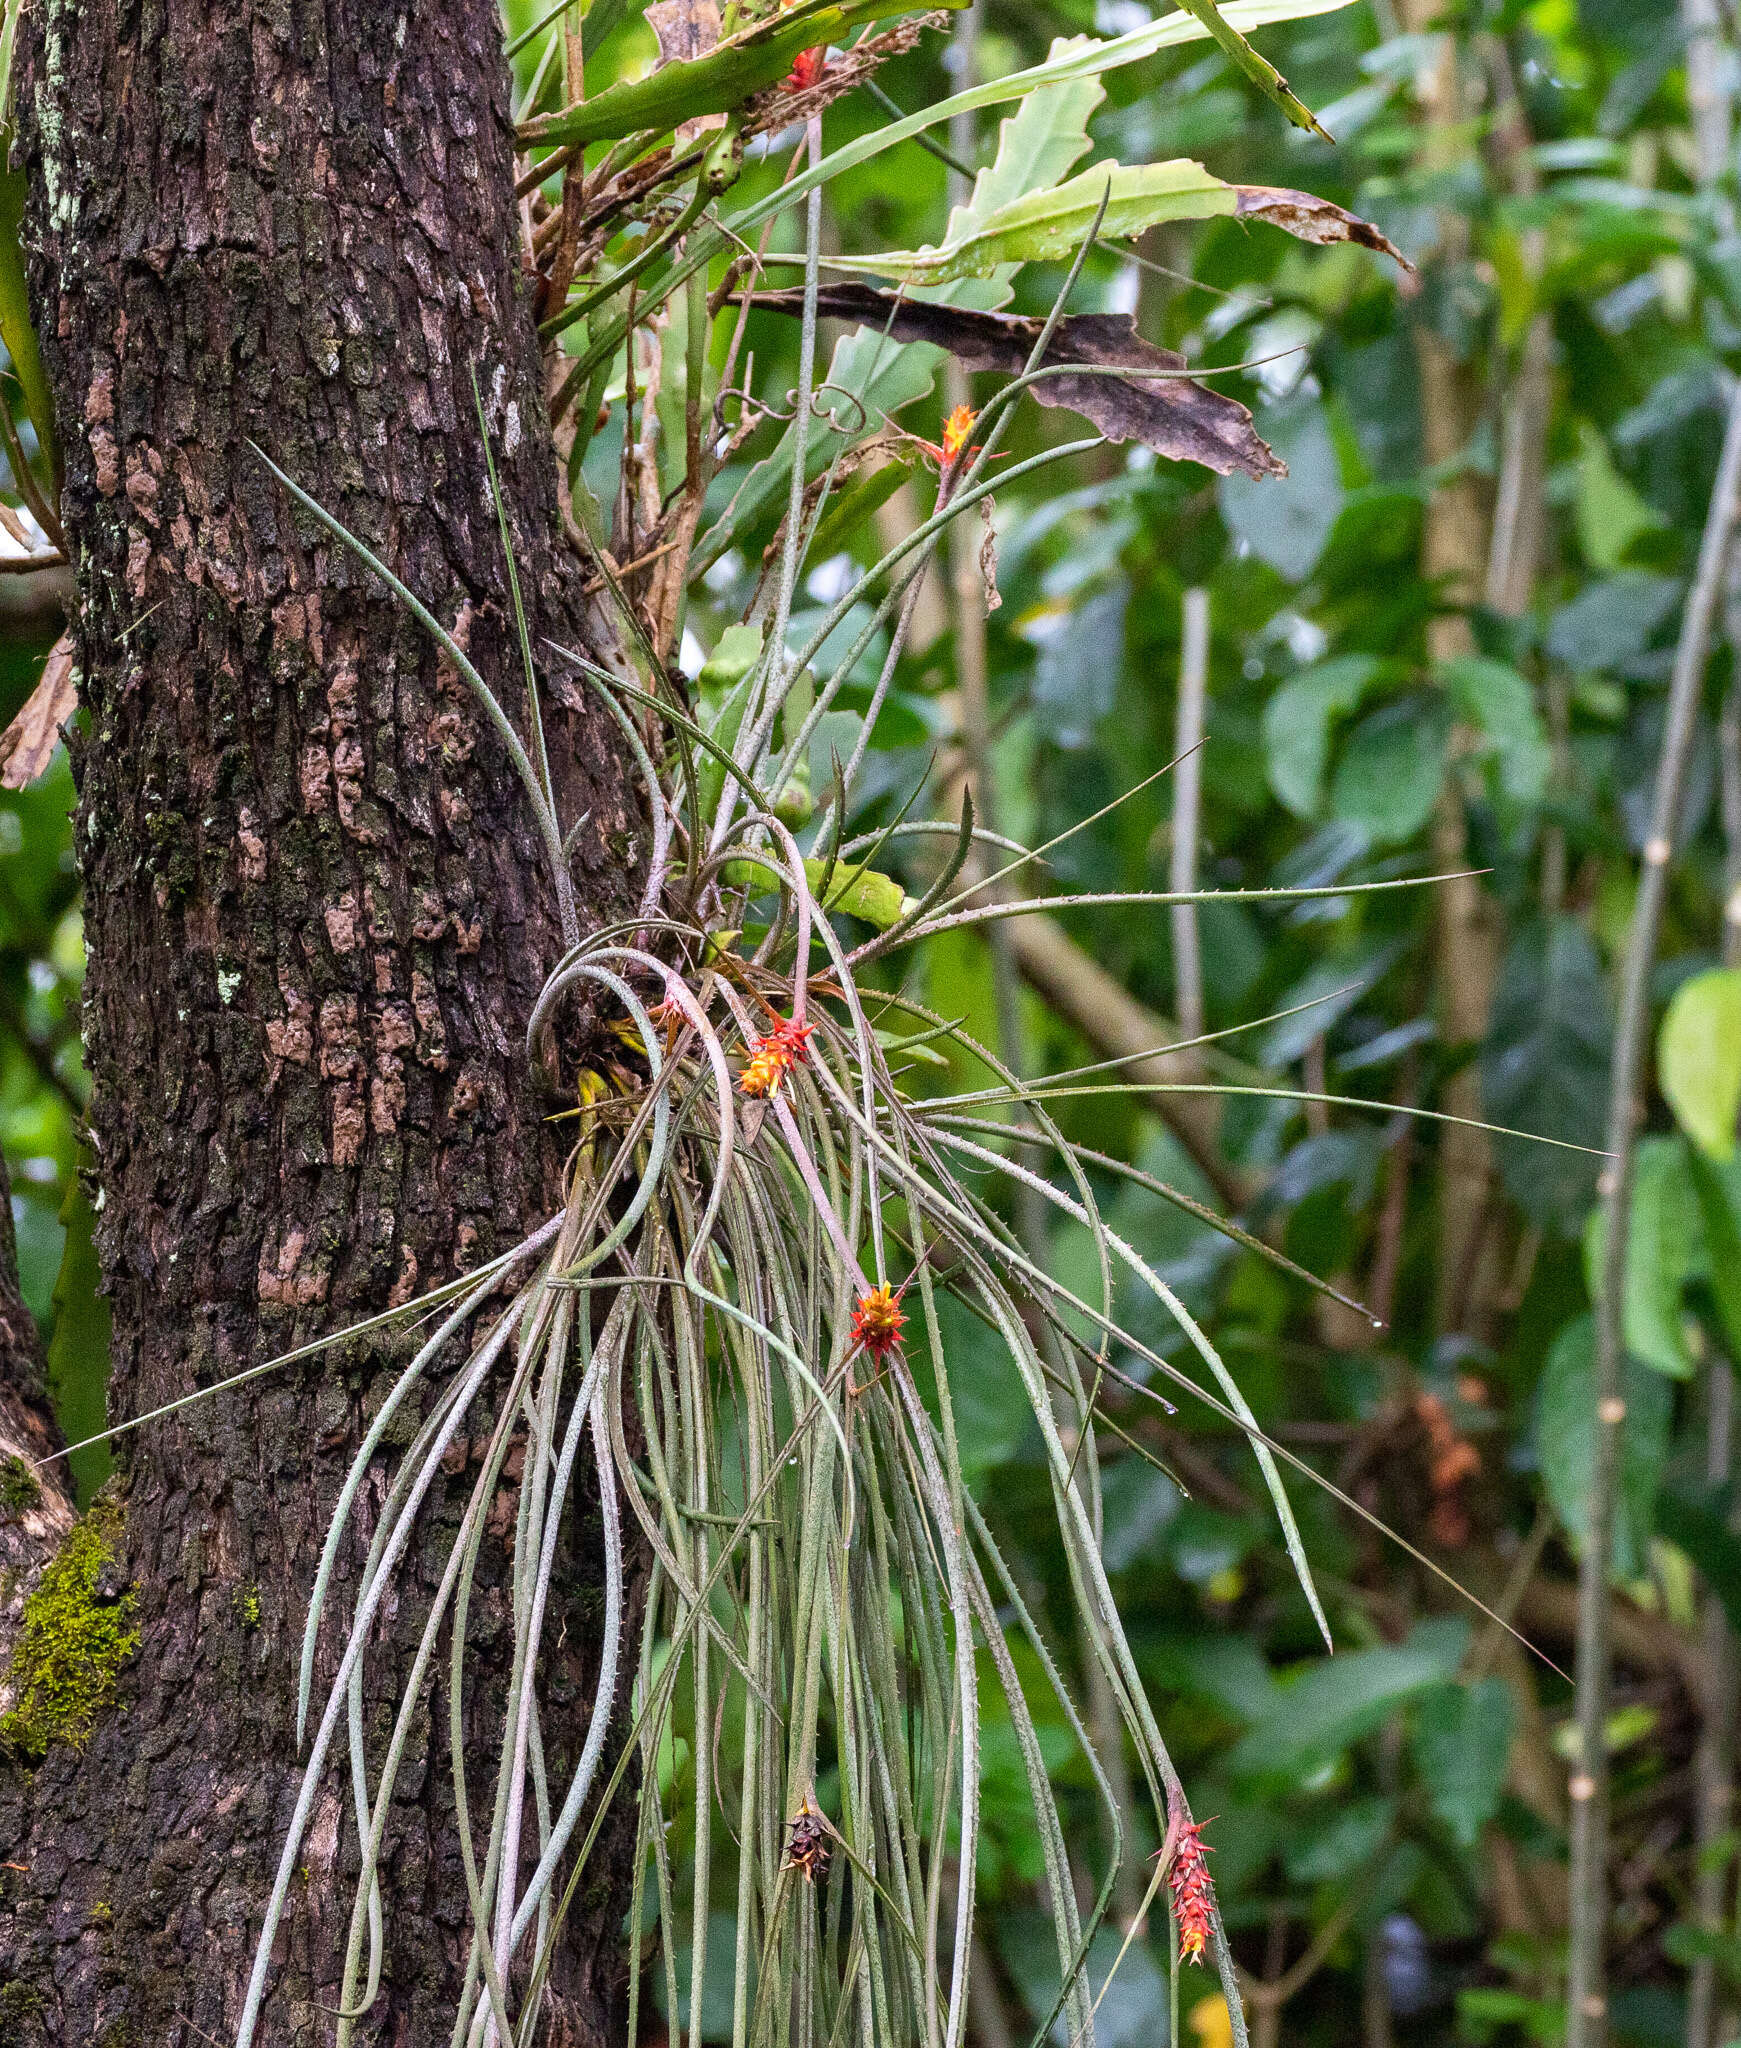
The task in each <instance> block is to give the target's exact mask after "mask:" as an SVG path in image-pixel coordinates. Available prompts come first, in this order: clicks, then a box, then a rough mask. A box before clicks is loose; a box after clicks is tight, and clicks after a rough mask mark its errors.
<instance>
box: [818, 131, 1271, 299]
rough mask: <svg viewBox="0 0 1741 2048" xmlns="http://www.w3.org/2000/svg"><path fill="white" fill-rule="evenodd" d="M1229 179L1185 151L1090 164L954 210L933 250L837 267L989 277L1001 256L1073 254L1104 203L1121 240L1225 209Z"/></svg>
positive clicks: (1233, 198) (921, 280)
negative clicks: (954, 227)
mask: <svg viewBox="0 0 1741 2048" xmlns="http://www.w3.org/2000/svg"><path fill="white" fill-rule="evenodd" d="M1238 201H1239V193H1238V189H1237V187H1235V186H1232V185H1229V184H1227V183H1225V182H1224V181H1223V180H1222V179H1220V178H1217V177H1213V176H1211V175H1210V173H1209V172H1208V171H1206V170H1205V169H1204V168H1203V166H1202V165H1201V164H1196V163H1192V162H1191V160H1190V159H1189V158H1188V157H1179V158H1176V159H1175V160H1174V161H1173V162H1171V163H1164V164H1111V163H1108V164H1095V165H1094V166H1093V167H1092V168H1091V169H1089V170H1086V171H1082V172H1080V173H1079V174H1078V175H1077V176H1076V177H1074V178H1067V179H1066V180H1065V181H1064V182H1063V184H1061V185H1054V186H1052V187H1051V188H1050V189H1042V190H1038V191H1025V192H1023V193H1022V194H1021V195H1020V197H1018V198H1015V199H1011V200H1009V201H1008V202H1007V203H1006V204H1004V205H1002V206H999V207H996V208H994V209H993V210H992V211H991V212H989V213H983V214H982V213H978V212H976V211H975V210H974V209H973V208H972V207H969V208H968V209H967V210H966V212H965V214H964V215H961V216H958V218H959V219H960V222H961V228H962V232H961V233H960V234H959V236H955V235H951V237H950V238H949V239H948V240H946V241H944V242H943V243H941V244H940V245H939V246H938V247H936V248H932V249H888V250H884V251H882V252H880V253H878V254H876V255H871V256H845V257H840V258H837V259H836V261H837V263H838V264H839V266H840V267H841V268H844V269H848V270H862V271H866V272H868V273H869V274H870V275H871V276H872V277H891V278H901V279H904V280H906V281H907V282H908V283H910V284H915V285H927V284H947V283H949V282H950V281H951V280H952V279H954V278H958V277H989V276H990V275H991V274H992V272H993V271H995V270H997V269H998V268H999V267H1000V266H1001V265H1003V264H1005V263H1049V262H1057V261H1060V260H1062V259H1064V258H1067V257H1070V256H1073V255H1074V254H1075V253H1076V251H1077V250H1078V249H1079V248H1080V247H1081V246H1082V244H1083V242H1085V241H1086V240H1087V238H1088V235H1089V233H1090V231H1091V230H1092V229H1093V227H1094V222H1095V218H1096V216H1097V215H1099V214H1100V212H1101V206H1102V203H1103V202H1104V204H1105V208H1106V211H1105V214H1104V216H1103V217H1102V219H1101V224H1100V236H1101V239H1102V240H1103V241H1123V240H1128V239H1129V238H1130V237H1131V236H1133V235H1140V234H1141V233H1142V232H1143V230H1144V229H1145V228H1151V227H1154V226H1156V225H1157V224H1159V223H1160V222H1162V221H1169V220H1207V219H1210V218H1211V217H1212V216H1215V215H1218V214H1231V213H1233V212H1234V210H1235V209H1236V207H1237V205H1238Z"/></svg>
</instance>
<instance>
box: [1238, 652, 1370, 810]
mask: <svg viewBox="0 0 1741 2048" xmlns="http://www.w3.org/2000/svg"><path fill="white" fill-rule="evenodd" d="M1378 673H1379V662H1378V659H1377V657H1376V656H1375V655H1371V654H1344V655H1341V656H1338V657H1337V659H1335V660H1334V661H1321V662H1319V663H1318V664H1317V665H1316V666H1315V667H1313V668H1308V669H1302V670H1301V671H1300V673H1299V674H1298V675H1297V676H1294V677H1291V678H1290V679H1289V681H1287V682H1285V683H1284V684H1283V685H1282V687H1281V688H1280V689H1279V690H1278V691H1277V692H1276V693H1275V695H1274V696H1273V697H1272V698H1271V699H1270V700H1269V702H1268V703H1267V704H1266V705H1265V706H1264V709H1263V745H1264V761H1265V765H1266V767H1267V769H1268V771H1269V786H1270V788H1271V789H1273V790H1274V791H1275V793H1276V796H1277V798H1278V799H1279V801H1280V802H1282V803H1283V804H1285V805H1286V806H1287V808H1288V809H1289V810H1290V811H1292V812H1293V814H1294V816H1295V817H1296V818H1315V817H1316V816H1317V815H1318V812H1319V809H1320V807H1321V806H1322V804H1323V801H1324V770H1325V767H1326V765H1327V764H1328V761H1329V757H1330V727H1331V722H1332V720H1334V719H1337V718H1344V717H1346V716H1347V715H1348V713H1349V712H1351V711H1353V710H1355V709H1357V708H1358V706H1359V703H1360V700H1361V698H1362V697H1363V696H1365V694H1366V692H1367V690H1368V688H1369V687H1370V686H1371V684H1372V682H1373V681H1374V679H1375V678H1376V677H1377V675H1378Z"/></svg>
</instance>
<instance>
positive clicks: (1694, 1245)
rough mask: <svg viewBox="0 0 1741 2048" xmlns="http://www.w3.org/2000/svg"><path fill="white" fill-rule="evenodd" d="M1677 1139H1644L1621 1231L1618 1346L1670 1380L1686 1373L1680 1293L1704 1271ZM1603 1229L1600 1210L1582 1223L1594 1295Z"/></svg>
mask: <svg viewBox="0 0 1741 2048" xmlns="http://www.w3.org/2000/svg"><path fill="white" fill-rule="evenodd" d="M1688 1165H1689V1158H1688V1154H1687V1151H1686V1148H1685V1146H1684V1145H1683V1144H1682V1141H1681V1140H1680V1139H1679V1138H1645V1139H1643V1140H1642V1141H1641V1142H1640V1144H1639V1147H1638V1152H1637V1157H1636V1160H1635V1163H1634V1166H1633V1175H1632V1203H1631V1212H1630V1216H1629V1219H1628V1224H1627V1232H1626V1300H1625V1303H1624V1305H1623V1311H1622V1313H1623V1318H1624V1330H1625V1338H1626V1348H1627V1350H1628V1351H1630V1352H1631V1354H1632V1356H1633V1357H1634V1358H1636V1359H1637V1360H1638V1362H1639V1363H1640V1364H1641V1365H1648V1366H1649V1367H1650V1369H1651V1370H1652V1371H1653V1372H1660V1373H1666V1374H1667V1375H1668V1377H1669V1378H1670V1379H1674V1380H1685V1379H1691V1378H1692V1376H1693V1356H1692V1353H1691V1352H1690V1351H1689V1350H1688V1349H1687V1341H1686V1337H1685V1334H1684V1332H1683V1329H1682V1324H1683V1320H1684V1316H1685V1309H1684V1305H1683V1302H1682V1294H1683V1291H1684V1290H1685V1288H1686V1287H1687V1285H1688V1283H1689V1282H1690V1281H1693V1280H1696V1279H1703V1278H1704V1277H1705V1275H1706V1272H1707V1270H1708V1263H1707V1259H1706V1254H1705V1233H1704V1229H1703V1224H1702V1219H1701V1217H1700V1214H1699V1198H1698V1192H1697V1190H1696V1188H1695V1187H1694V1185H1693V1181H1692V1177H1691V1175H1690V1173H1689V1172H1688ZM1606 1237H1607V1232H1606V1230H1605V1229H1604V1227H1603V1212H1602V1211H1601V1210H1600V1209H1592V1210H1591V1212H1590V1216H1589V1220H1588V1222H1586V1224H1585V1225H1584V1279H1585V1284H1586V1286H1587V1287H1588V1289H1589V1293H1590V1298H1591V1299H1592V1300H1594V1299H1595V1298H1596V1295H1597V1293H1598V1291H1599V1289H1600V1287H1601V1284H1602V1259H1603V1248H1604V1243H1605V1240H1606Z"/></svg>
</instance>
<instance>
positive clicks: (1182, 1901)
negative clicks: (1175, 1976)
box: [1167, 1820, 1215, 1963]
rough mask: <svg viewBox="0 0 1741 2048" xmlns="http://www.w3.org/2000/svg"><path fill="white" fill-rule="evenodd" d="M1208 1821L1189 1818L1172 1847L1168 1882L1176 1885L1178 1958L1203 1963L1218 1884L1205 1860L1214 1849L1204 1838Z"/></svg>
mask: <svg viewBox="0 0 1741 2048" xmlns="http://www.w3.org/2000/svg"><path fill="white" fill-rule="evenodd" d="M1208 1825H1209V1823H1208V1822H1207V1821H1204V1820H1194V1821H1187V1822H1186V1824H1185V1826H1184V1828H1183V1829H1182V1830H1181V1831H1180V1834H1179V1843H1178V1847H1177V1848H1176V1849H1175V1850H1174V1851H1173V1867H1172V1869H1171V1870H1169V1871H1168V1872H1167V1882H1168V1883H1169V1884H1170V1885H1171V1886H1172V1887H1173V1911H1174V1912H1175V1913H1176V1914H1177V1915H1178V1919H1179V1960H1180V1962H1182V1963H1200V1962H1201V1961H1202V1960H1203V1950H1204V1947H1205V1945H1206V1944H1207V1942H1208V1940H1209V1925H1210V1921H1211V1919H1212V1917H1213V1915H1214V1912H1215V1887H1214V1885H1213V1884H1211V1883H1210V1881H1209V1866H1208V1864H1207V1863H1206V1862H1205V1861H1204V1860H1203V1859H1204V1857H1205V1856H1207V1855H1210V1854H1212V1853H1213V1851H1212V1850H1211V1849H1210V1846H1209V1844H1208V1843H1207V1842H1205V1841H1204V1839H1203V1830H1204V1829H1205V1828H1206V1827H1207V1826H1208Z"/></svg>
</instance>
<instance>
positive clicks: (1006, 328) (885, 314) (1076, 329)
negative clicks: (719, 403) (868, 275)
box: [751, 284, 1287, 477]
mask: <svg viewBox="0 0 1741 2048" xmlns="http://www.w3.org/2000/svg"><path fill="white" fill-rule="evenodd" d="M751 303H752V304H754V305H757V306H765V307H767V308H769V309H770V310H772V311H775V312H782V313H793V314H796V313H799V312H801V311H802V310H803V304H804V294H803V293H802V291H798V290H791V291H776V292H757V293H755V294H754V295H753V297H752V301H751ZM817 311H818V312H819V313H821V314H822V315H823V316H824V317H825V318H827V319H830V320H856V321H858V322H859V323H860V324H861V325H863V326H866V327H875V328H877V329H879V330H882V329H884V328H886V329H887V331H888V332H889V334H890V335H891V336H892V337H893V339H894V340H896V341H928V342H931V343H933V344H934V345H935V346H937V347H938V348H943V349H947V350H948V351H949V353H950V354H951V355H953V356H955V357H956V358H957V360H958V361H959V362H961V363H962V364H963V365H964V366H965V367H966V368H967V369H969V370H992V371H1001V372H1003V373H1004V374H1005V375H1008V376H1017V375H1019V374H1020V373H1021V371H1022V370H1023V369H1025V368H1026V366H1027V361H1028V358H1029V356H1031V355H1032V354H1033V352H1034V346H1035V344H1036V343H1037V342H1038V340H1039V338H1040V328H1041V322H1040V321H1039V320H1037V319H1030V318H1029V317H1027V316H1026V315H1025V314H1017V313H980V312H972V311H969V310H967V309H965V308H963V307H960V306H943V305H937V304H935V303H934V302H932V301H929V300H922V299H903V298H900V297H899V296H897V294H895V293H893V292H885V291H881V290H879V289H878V288H877V287H876V286H874V285H865V284H837V285H824V286H823V288H822V290H821V292H820V294H819V295H818V299H817ZM1045 362H1046V367H1048V368H1054V367H1056V366H1058V365H1060V364H1073V363H1080V364H1081V365H1082V366H1083V368H1084V369H1096V370H1109V369H1110V370H1137V371H1151V372H1153V371H1159V372H1163V373H1164V374H1163V375H1160V376H1154V377H1140V378H1139V377H1131V378H1124V377H1108V376H1084V377H1070V376H1062V377H1048V378H1046V379H1045V380H1044V381H1043V382H1041V383H1038V384H1036V385H1034V386H1033V387H1032V389H1033V394H1034V396H1035V397H1036V398H1037V399H1038V400H1039V401H1040V403H1041V404H1042V405H1057V406H1064V407H1066V408H1067V409H1068V410H1069V411H1071V412H1076V413H1080V414H1081V415H1082V416H1083V418H1084V419H1087V420H1092V421H1093V423H1094V425H1095V426H1097V427H1098V428H1099V429H1100V431H1101V432H1102V433H1103V434H1104V435H1105V436H1106V438H1107V439H1108V440H1109V441H1140V442H1141V443H1142V445H1143V446H1144V447H1145V448H1152V449H1153V450H1154V451H1155V453H1156V454H1157V455H1164V456H1167V457H1168V458H1169V459H1171V460H1172V461H1175V462H1198V463H1201V464H1202V465H1203V467H1204V468H1205V469H1212V470H1214V471H1215V472H1216V474H1217V475H1219V476H1231V475H1232V474H1233V473H1234V471H1236V470H1237V471H1240V472H1241V473H1242V474H1244V475H1246V476H1250V477H1266V476H1286V475H1287V465H1286V464H1285V463H1284V462H1283V461H1281V459H1280V458H1279V457H1278V456H1277V455H1276V454H1275V453H1274V452H1273V451H1272V450H1271V449H1270V448H1269V447H1268V446H1267V445H1266V444H1265V442H1264V441H1263V440H1262V439H1261V437H1260V436H1259V434H1258V432H1257V430H1256V428H1255V427H1254V426H1253V425H1252V423H1251V414H1250V412H1249V411H1248V410H1247V408H1246V407H1245V406H1243V405H1241V404H1240V403H1239V401H1238V400H1237V399H1235V398H1228V397H1225V396H1224V395H1223V394H1222V393H1221V392H1219V391H1212V390H1210V389H1209V388H1208V386H1207V385H1204V384H1199V383H1198V382H1197V381H1196V380H1195V379H1194V378H1192V377H1189V376H1187V375H1185V374H1184V372H1185V358H1184V357H1183V356H1181V355H1176V354H1175V353H1174V352H1173V351H1172V350H1171V349H1166V348H1157V347H1156V346H1155V344H1154V343H1153V342H1152V341H1145V340H1144V339H1143V337H1142V336H1141V335H1140V334H1138V332H1137V331H1136V323H1135V321H1134V320H1132V319H1131V317H1130V315H1129V314H1127V313H1077V314H1074V315H1072V316H1071V317H1070V318H1069V319H1066V320H1060V321H1059V323H1058V326H1057V329H1056V331H1055V332H1054V333H1053V336H1052V340H1051V343H1050V345H1049V346H1048V348H1047V350H1046V357H1045Z"/></svg>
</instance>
